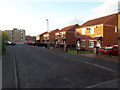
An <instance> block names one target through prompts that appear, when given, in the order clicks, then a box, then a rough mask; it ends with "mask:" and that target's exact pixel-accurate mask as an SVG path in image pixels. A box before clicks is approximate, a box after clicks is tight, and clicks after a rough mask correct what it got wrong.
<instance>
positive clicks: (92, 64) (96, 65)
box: [47, 51, 118, 74]
mask: <svg viewBox="0 0 120 90" xmlns="http://www.w3.org/2000/svg"><path fill="white" fill-rule="evenodd" d="M47 52H49V53H52V54H54V55H57V56H61V57H65V58H68V59H72V60H74V61H77V62H81V63H85V64H88V65H91V66H95V67H99V68H102V69H105V70H108V71H111V72H114V73H117V74H118V72H117V71H114V70H111V69H109V68H107V67H104V66H100V65H98V64H94V63H90V62H86V61H80V60H78V59H74V58H70V57H67V56H63V55H59V54H56V53H54V52H51V51H47Z"/></svg>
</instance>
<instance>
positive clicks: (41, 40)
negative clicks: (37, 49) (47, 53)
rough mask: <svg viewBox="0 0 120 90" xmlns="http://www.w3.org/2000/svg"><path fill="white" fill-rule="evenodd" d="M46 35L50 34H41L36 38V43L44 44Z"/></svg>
mask: <svg viewBox="0 0 120 90" xmlns="http://www.w3.org/2000/svg"><path fill="white" fill-rule="evenodd" d="M46 33H48V32H43V33H41V34H39V35H37V36H36V43H37V45H40V44H43V42H44V37H43V35H44V34H46Z"/></svg>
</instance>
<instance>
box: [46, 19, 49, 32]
mask: <svg viewBox="0 0 120 90" xmlns="http://www.w3.org/2000/svg"><path fill="white" fill-rule="evenodd" d="M46 21H47V32H48V31H49V21H48V19H46Z"/></svg>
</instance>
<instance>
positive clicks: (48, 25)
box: [46, 19, 49, 49]
mask: <svg viewBox="0 0 120 90" xmlns="http://www.w3.org/2000/svg"><path fill="white" fill-rule="evenodd" d="M46 21H47V32H48V31H49V21H48V19H46ZM47 48H48V49H49V41H47Z"/></svg>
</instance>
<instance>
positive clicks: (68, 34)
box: [55, 24, 79, 47]
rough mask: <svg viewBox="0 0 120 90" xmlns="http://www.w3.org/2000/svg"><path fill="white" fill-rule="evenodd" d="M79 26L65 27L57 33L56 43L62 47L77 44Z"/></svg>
mask: <svg viewBox="0 0 120 90" xmlns="http://www.w3.org/2000/svg"><path fill="white" fill-rule="evenodd" d="M77 27H79V25H78V24H75V25H71V26H67V27H64V28H63V29H61V30H59V31H58V32H56V33H55V45H56V46H61V47H73V46H75V44H76V43H75V28H77Z"/></svg>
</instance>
